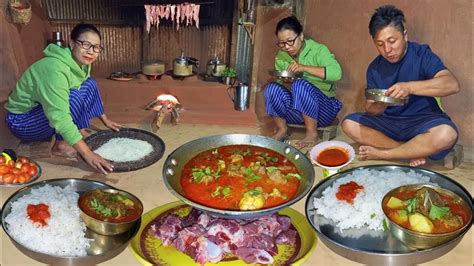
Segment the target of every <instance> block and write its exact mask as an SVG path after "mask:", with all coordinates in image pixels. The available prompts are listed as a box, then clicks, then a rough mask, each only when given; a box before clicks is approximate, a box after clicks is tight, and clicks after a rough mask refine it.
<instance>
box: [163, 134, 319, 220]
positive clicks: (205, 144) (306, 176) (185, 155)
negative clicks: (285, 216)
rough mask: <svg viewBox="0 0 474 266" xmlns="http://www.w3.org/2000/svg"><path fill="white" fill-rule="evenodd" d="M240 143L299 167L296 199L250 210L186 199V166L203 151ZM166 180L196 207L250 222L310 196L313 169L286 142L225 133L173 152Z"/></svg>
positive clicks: (190, 143)
mask: <svg viewBox="0 0 474 266" xmlns="http://www.w3.org/2000/svg"><path fill="white" fill-rule="evenodd" d="M239 144H244V145H253V146H259V147H265V148H267V149H271V150H273V151H275V152H278V153H280V154H282V155H285V156H286V157H287V158H288V160H290V161H291V162H292V163H293V164H294V165H295V166H296V167H297V168H298V171H299V172H300V174H301V180H300V185H299V187H298V190H297V192H296V195H295V197H294V198H293V199H291V200H289V201H287V202H285V203H283V204H280V205H278V206H274V207H271V208H267V209H259V210H251V211H240V210H222V209H215V208H211V207H207V206H205V205H201V204H198V203H196V202H193V201H191V200H189V199H188V198H187V197H186V196H185V194H184V192H183V189H182V187H181V182H180V179H181V172H182V170H183V168H184V166H185V165H186V163H187V162H188V161H189V160H191V159H192V158H194V157H195V156H196V155H198V154H199V153H201V152H203V151H206V150H210V149H215V148H217V147H220V146H226V145H239ZM163 180H164V183H165V185H166V187H167V188H168V190H169V191H170V192H171V193H172V194H173V195H175V196H176V197H177V198H179V199H180V200H182V201H184V202H185V203H186V204H188V205H191V206H192V207H194V208H197V209H199V210H201V211H204V212H207V213H210V214H212V215H216V216H219V217H223V218H229V219H249V218H257V217H261V216H265V215H270V214H273V213H276V212H278V211H279V210H281V209H284V208H286V207H288V206H290V205H292V204H294V203H296V202H298V201H299V200H300V199H302V198H303V197H304V196H305V195H306V194H308V192H309V191H310V189H311V187H312V185H313V182H314V167H313V165H312V164H311V161H310V160H309V159H308V157H306V156H305V155H304V154H303V153H302V152H301V151H299V150H298V149H296V148H294V147H292V146H290V145H288V144H285V143H283V142H280V141H277V140H274V139H271V138H268V137H263V136H258V135H246V134H226V135H216V136H210V137H205V138H200V139H196V140H193V141H191V142H188V143H186V144H184V145H182V146H180V147H179V148H177V149H176V150H174V151H173V152H172V153H171V154H170V155H169V156H168V158H166V161H165V163H164V165H163Z"/></svg>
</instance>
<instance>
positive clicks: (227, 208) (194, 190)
mask: <svg viewBox="0 0 474 266" xmlns="http://www.w3.org/2000/svg"><path fill="white" fill-rule="evenodd" d="M163 179H164V182H165V185H166V187H167V188H168V189H169V191H170V192H171V193H172V194H174V195H175V196H176V197H177V198H179V199H181V200H182V201H184V202H185V203H187V204H189V205H191V206H193V207H195V208H197V209H200V210H202V211H205V212H208V213H210V214H213V215H216V216H219V217H223V218H231V219H247V218H257V217H260V216H264V215H269V214H272V213H275V212H277V211H279V210H281V209H283V208H285V207H288V206H290V205H292V204H293V203H295V202H297V201H298V200H300V199H301V198H303V197H304V196H305V195H306V194H307V193H308V192H309V190H310V189H311V186H312V185H313V182H314V168H313V166H312V164H311V162H310V161H309V159H308V158H307V157H306V156H305V155H304V154H303V153H301V152H300V151H299V150H297V149H295V148H294V147H292V146H290V145H288V144H285V143H283V142H280V141H276V140H274V139H271V138H267V137H263V136H257V135H247V134H227V135H217V136H210V137H205V138H201V139H197V140H194V141H191V142H188V143H186V144H184V145H182V146H180V147H179V148H177V149H176V150H175V151H173V152H172V153H171V154H170V155H169V156H168V158H167V159H166V161H165V163H164V166H163Z"/></svg>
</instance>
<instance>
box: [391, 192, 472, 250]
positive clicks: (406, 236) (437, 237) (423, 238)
mask: <svg viewBox="0 0 474 266" xmlns="http://www.w3.org/2000/svg"><path fill="white" fill-rule="evenodd" d="M423 187H428V188H432V189H433V190H435V191H436V192H438V193H442V194H445V195H449V196H451V197H452V198H453V199H454V200H455V201H457V202H460V203H461V204H462V205H464V207H466V209H468V210H470V213H469V219H468V221H466V222H465V224H464V226H462V227H461V228H459V229H457V230H455V231H452V232H449V233H443V234H426V233H420V232H416V231H413V230H410V229H407V228H404V227H402V226H400V225H398V224H397V223H396V222H394V221H393V220H392V219H390V218H389V217H388V216H387V214H386V213H385V209H384V208H383V207H382V209H383V210H384V214H385V217H387V220H388V227H389V228H390V232H392V234H393V235H394V236H395V237H396V238H397V239H399V240H400V241H402V242H403V243H405V244H406V245H407V246H409V247H413V248H417V249H426V248H432V247H435V246H439V245H441V244H443V243H445V242H448V241H449V240H451V239H453V238H455V237H456V236H458V235H459V234H461V233H462V232H464V231H465V230H466V228H467V227H468V226H470V224H471V222H472V209H471V208H470V207H469V206H468V205H467V203H466V202H465V201H464V199H463V198H461V197H460V196H459V195H457V194H456V193H454V192H452V191H450V190H448V189H444V188H441V187H437V186H433V185H429V184H417V185H406V186H400V187H397V188H395V189H393V190H391V191H390V192H388V193H387V194H386V195H385V196H384V197H383V200H382V206H385V205H386V204H387V202H388V200H389V199H390V197H392V196H393V195H396V194H397V193H399V192H401V191H410V190H411V191H413V190H418V189H421V188H423Z"/></svg>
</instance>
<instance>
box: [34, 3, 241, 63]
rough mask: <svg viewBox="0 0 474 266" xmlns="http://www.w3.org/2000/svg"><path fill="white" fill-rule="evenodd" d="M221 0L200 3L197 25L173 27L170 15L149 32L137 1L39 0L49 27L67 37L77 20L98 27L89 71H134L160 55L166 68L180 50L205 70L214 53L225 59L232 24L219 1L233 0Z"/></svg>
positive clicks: (229, 45)
mask: <svg viewBox="0 0 474 266" xmlns="http://www.w3.org/2000/svg"><path fill="white" fill-rule="evenodd" d="M225 1H228V0H215V2H213V3H214V4H212V5H206V6H205V9H204V8H203V10H202V13H200V19H201V22H202V23H203V25H201V27H200V29H197V28H196V27H194V26H188V27H180V29H179V31H177V30H176V29H175V28H174V27H172V25H171V23H170V21H164V22H166V23H163V24H164V25H160V27H159V28H158V30H156V29H153V30H152V31H151V32H150V34H148V33H147V32H146V31H144V27H143V25H144V23H145V21H144V15H143V13H144V9H143V5H142V6H140V5H138V4H137V5H131V6H124V5H128V4H130V3H128V2H126V1H118V0H41V3H42V6H43V8H45V9H46V10H47V13H48V17H49V18H50V19H51V21H52V26H53V29H54V30H55V31H60V32H62V34H63V36H64V39H65V41H67V42H68V41H69V34H70V32H71V30H72V28H73V27H74V25H76V24H77V23H79V22H86V23H92V24H95V25H96V26H97V28H98V29H99V30H100V31H101V34H102V38H103V46H104V48H105V50H104V52H103V53H101V54H100V55H99V58H98V60H97V61H96V62H94V67H93V69H94V71H97V72H111V71H120V70H122V71H128V72H135V71H139V70H140V69H141V64H142V62H149V61H155V60H161V61H164V62H165V63H166V64H167V69H171V68H172V61H173V59H174V58H176V57H178V56H179V55H181V51H183V52H184V54H185V55H186V56H191V57H194V58H197V59H199V60H200V68H199V70H200V71H204V70H205V67H206V63H207V61H208V60H209V59H211V58H213V57H214V55H217V56H219V58H220V59H221V60H223V61H224V62H225V63H227V64H228V63H229V61H230V49H231V36H232V34H231V33H232V24H231V21H230V20H228V18H226V17H228V15H229V14H227V13H229V10H228V9H226V8H225V7H226V5H228V4H229V3H230V4H232V2H233V1H229V2H225ZM232 5H233V4H232ZM213 11H214V12H213ZM207 13H209V14H207ZM206 14H207V15H206ZM219 14H221V15H222V14H225V16H224V15H223V16H221V17H220V15H219ZM201 15H202V17H201ZM209 16H211V17H212V20H211V19H210V18H209ZM215 17H217V19H216V18H215ZM210 23H211V24H212V23H213V25H211V24H210Z"/></svg>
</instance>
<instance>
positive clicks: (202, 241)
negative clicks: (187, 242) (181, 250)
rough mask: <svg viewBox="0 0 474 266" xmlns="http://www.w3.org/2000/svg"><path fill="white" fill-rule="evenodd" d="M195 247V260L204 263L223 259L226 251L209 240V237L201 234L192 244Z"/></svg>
mask: <svg viewBox="0 0 474 266" xmlns="http://www.w3.org/2000/svg"><path fill="white" fill-rule="evenodd" d="M192 246H193V248H194V256H192V257H193V258H194V261H196V262H197V263H200V264H201V265H204V264H205V263H206V262H211V263H217V262H219V261H221V260H222V257H223V256H224V253H223V251H222V249H221V248H220V247H219V246H218V245H216V244H214V243H213V242H211V241H209V239H207V238H205V237H203V236H201V237H199V238H198V240H197V241H196V242H194V243H193V244H192Z"/></svg>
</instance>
